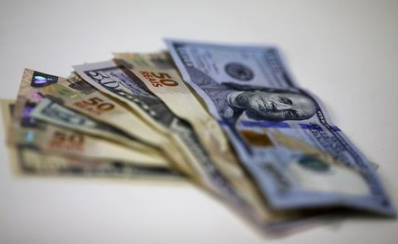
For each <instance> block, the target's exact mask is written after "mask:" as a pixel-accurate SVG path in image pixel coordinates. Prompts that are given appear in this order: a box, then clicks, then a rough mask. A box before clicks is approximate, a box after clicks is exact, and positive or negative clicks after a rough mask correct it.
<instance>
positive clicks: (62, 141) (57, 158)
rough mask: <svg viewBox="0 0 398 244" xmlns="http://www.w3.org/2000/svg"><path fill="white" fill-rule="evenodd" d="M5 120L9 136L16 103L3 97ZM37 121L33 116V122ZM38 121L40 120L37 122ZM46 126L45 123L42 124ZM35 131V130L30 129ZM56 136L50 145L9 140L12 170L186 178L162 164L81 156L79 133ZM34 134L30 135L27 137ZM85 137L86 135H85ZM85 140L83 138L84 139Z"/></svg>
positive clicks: (24, 174)
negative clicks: (69, 151)
mask: <svg viewBox="0 0 398 244" xmlns="http://www.w3.org/2000/svg"><path fill="white" fill-rule="evenodd" d="M0 102H1V110H2V120H3V125H4V130H5V131H6V133H5V134H6V136H7V137H12V136H15V135H11V134H12V131H11V130H10V128H11V123H12V121H11V117H12V116H13V112H14V108H15V102H14V101H11V100H0ZM33 123H34V121H33V119H31V123H30V124H31V125H33ZM37 124H39V123H37ZM41 125H42V126H43V123H41ZM31 133H32V131H31ZM55 135H57V136H55V137H54V138H53V139H51V140H50V142H49V143H48V146H49V147H43V145H37V144H34V143H24V142H23V141H19V142H15V143H8V145H7V148H8V154H9V157H10V159H11V163H12V166H13V170H14V172H15V173H17V174H18V175H23V176H27V175H32V176H38V175H40V176H67V177H80V178H81V177H84V178H93V177H95V178H111V179H145V180H173V181H175V180H183V179H184V178H183V177H182V175H180V174H178V173H177V172H173V171H171V170H169V169H168V168H166V167H162V166H160V167H159V166H154V165H153V166H150V167H149V166H148V165H144V166H143V165H137V164H133V163H130V162H129V163H125V162H123V161H121V160H117V159H112V158H110V157H108V158H107V157H91V156H87V155H82V153H81V152H82V147H85V146H86V145H83V144H84V143H83V142H82V141H81V139H82V138H81V137H80V139H79V143H76V141H75V139H71V138H76V137H78V135H76V134H74V133H73V132H65V131H63V132H62V131H57V133H56V134H55ZM28 137H31V136H28ZM84 139H85V138H84ZM84 139H83V140H84ZM50 145H52V146H51V147H52V148H51V149H52V150H55V149H62V148H63V149H65V148H69V150H71V149H72V150H73V149H76V150H77V149H78V148H80V149H79V150H77V151H79V152H80V153H78V154H73V153H67V154H65V153H54V152H49V151H48V149H49V148H50Z"/></svg>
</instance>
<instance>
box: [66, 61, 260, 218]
mask: <svg viewBox="0 0 398 244" xmlns="http://www.w3.org/2000/svg"><path fill="white" fill-rule="evenodd" d="M74 68H75V70H76V72H77V73H78V74H79V75H80V76H81V77H82V78H83V79H84V80H85V81H87V82H88V83H90V84H91V85H93V86H95V87H96V88H97V89H99V90H100V91H102V92H104V93H107V94H108V95H111V96H113V97H115V98H117V99H119V100H121V101H123V102H125V103H126V104H127V105H129V106H131V108H132V109H134V110H135V111H137V113H139V114H140V115H141V116H142V118H144V119H145V120H146V121H147V122H148V123H149V124H152V125H153V126H154V128H157V129H159V131H161V132H162V133H167V134H168V135H169V136H170V137H171V138H173V139H174V141H175V143H176V144H177V145H178V146H179V147H180V148H181V150H182V152H183V153H184V156H185V157H186V160H187V162H189V165H191V166H192V167H193V168H194V170H195V173H197V175H198V176H196V177H195V178H194V181H195V182H196V183H198V184H200V185H201V186H203V187H205V188H206V189H209V190H211V192H213V193H215V194H216V195H217V196H219V197H222V198H223V199H224V200H225V199H228V200H226V201H225V202H227V203H230V204H231V206H232V205H233V207H235V208H236V209H239V210H241V211H242V213H244V214H245V216H249V218H250V219H252V218H256V219H257V216H258V215H257V214H258V213H253V206H250V204H249V203H248V201H247V199H245V198H244V196H242V195H240V194H239V192H238V191H237V190H236V188H235V187H234V186H233V185H231V183H230V181H229V180H228V179H227V178H226V176H225V175H224V174H223V173H222V172H221V171H220V169H219V167H218V166H217V164H215V163H214V162H213V160H212V159H211V157H210V156H209V154H208V152H207V151H206V149H205V148H204V147H203V145H202V143H201V142H200V139H199V138H198V137H197V135H196V133H195V132H194V131H193V128H192V126H191V125H190V124H189V123H187V122H186V121H184V120H182V119H180V118H178V117H177V116H175V115H174V114H173V113H172V111H171V110H170V109H169V108H168V107H167V106H166V105H165V104H164V103H163V102H162V101H161V100H159V99H158V98H157V97H156V96H154V95H153V94H152V93H151V92H150V91H149V90H148V89H146V87H145V85H144V84H140V80H139V79H138V78H137V77H136V76H134V74H133V73H131V72H130V71H128V70H127V69H126V68H124V67H121V66H120V65H118V64H117V63H115V62H114V61H108V62H102V63H94V64H84V65H79V66H74Z"/></svg>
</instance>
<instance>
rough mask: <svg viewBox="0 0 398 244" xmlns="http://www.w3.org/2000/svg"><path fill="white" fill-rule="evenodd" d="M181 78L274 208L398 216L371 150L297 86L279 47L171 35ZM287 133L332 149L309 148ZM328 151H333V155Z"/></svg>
mask: <svg viewBox="0 0 398 244" xmlns="http://www.w3.org/2000/svg"><path fill="white" fill-rule="evenodd" d="M166 43H167V45H168V48H169V51H170V53H171V55H172V57H173V59H174V61H175V63H176V65H177V67H178V68H179V71H180V72H181V74H182V76H183V79H184V81H186V82H187V83H188V84H190V85H191V87H192V88H193V89H194V90H195V92H196V93H197V94H198V95H199V96H200V97H201V98H202V99H203V100H204V102H205V103H206V105H207V108H208V110H209V111H210V113H211V114H212V115H213V116H214V117H215V118H216V119H217V120H218V121H219V123H220V124H221V125H222V127H223V128H224V130H225V131H226V133H227V135H228V137H229V138H230V140H231V142H232V144H233V146H234V148H235V150H236V151H237V153H238V155H239V157H240V159H241V161H242V163H243V164H244V166H245V167H246V169H247V170H248V171H249V172H250V174H251V175H252V176H253V178H254V179H255V181H256V182H257V184H258V186H259V188H260V190H261V192H262V194H263V195H264V196H265V197H266V199H267V201H268V202H269V203H270V205H271V206H272V207H273V208H274V209H297V208H314V207H326V206H346V207H353V208H358V209H362V210H368V211H372V212H375V213H379V214H383V215H388V216H394V215H395V210H394V207H393V206H392V204H391V202H390V200H389V198H388V196H387V194H386V192H385V191H384V189H383V186H382V184H381V182H380V180H379V179H378V177H377V175H376V173H375V171H374V169H373V168H372V166H371V165H370V164H369V161H368V160H367V159H366V157H365V156H364V155H363V154H362V153H361V152H360V151H359V150H358V149H357V148H356V147H355V146H354V145H353V144H352V143H351V142H350V141H349V140H348V139H347V138H346V136H345V135H344V134H343V133H342V132H341V130H340V129H339V128H338V127H337V126H335V125H333V124H332V123H331V120H330V118H329V116H328V114H327V112H326V110H325V108H324V107H323V106H322V104H321V102H320V101H319V99H318V98H316V97H315V96H314V95H312V94H311V93H310V92H308V91H307V90H304V89H302V88H300V87H299V86H298V85H297V83H296V82H295V81H294V80H293V78H292V76H291V75H290V73H289V72H288V69H287V67H286V64H285V63H284V61H283V58H282V56H281V54H280V52H279V51H278V49H276V48H274V47H260V46H258V47H256V46H229V45H218V44H207V43H197V42H189V41H181V40H171V39H169V40H166ZM282 135H287V136H290V137H292V138H295V139H297V141H302V142H304V143H305V144H309V145H311V146H313V147H316V148H319V149H320V150H322V151H324V152H326V153H328V154H329V155H331V157H332V159H333V160H325V159H324V158H321V157H319V155H317V154H313V153H306V152H305V150H303V148H302V145H303V143H301V144H295V143H290V142H286V140H284V137H283V136H282ZM329 159H330V158H329Z"/></svg>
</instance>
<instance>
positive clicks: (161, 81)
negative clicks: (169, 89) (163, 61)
mask: <svg viewBox="0 0 398 244" xmlns="http://www.w3.org/2000/svg"><path fill="white" fill-rule="evenodd" d="M140 73H141V74H142V76H143V77H145V79H147V80H148V81H149V82H150V83H151V84H152V85H153V86H154V87H161V86H178V82H177V81H175V80H173V79H172V78H171V76H170V75H169V74H167V73H155V72H148V71H141V72H140Z"/></svg>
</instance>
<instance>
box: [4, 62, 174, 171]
mask: <svg viewBox="0 0 398 244" xmlns="http://www.w3.org/2000/svg"><path fill="white" fill-rule="evenodd" d="M38 77H41V78H43V79H46V80H45V81H47V79H48V80H49V81H52V82H53V83H51V82H48V84H45V83H44V82H42V83H39V84H40V85H37V84H36V82H37V80H40V79H41V78H38ZM57 81H58V77H56V76H50V75H48V74H44V73H40V72H37V71H32V70H28V69H26V70H25V71H24V74H23V78H22V81H21V86H20V90H19V93H18V100H17V103H16V105H15V110H14V114H13V123H12V126H11V130H12V133H11V136H10V138H9V140H10V141H11V142H12V143H13V144H17V143H18V144H24V145H30V146H34V147H39V148H41V149H43V150H46V151H47V152H52V153H63V154H74V155H83V156H84V155H86V156H90V157H100V158H108V159H113V160H118V161H121V162H130V163H136V164H139V165H145V164H148V165H152V166H162V167H168V161H167V160H166V159H165V158H164V157H162V155H160V154H147V153H146V151H140V150H133V149H132V148H127V147H125V146H122V145H118V144H115V143H112V142H110V141H107V140H103V139H101V138H99V137H98V138H94V137H92V136H89V135H87V134H84V133H76V132H73V131H70V130H66V129H62V128H59V127H56V126H53V125H51V124H48V123H43V122H41V121H37V120H36V119H34V118H33V117H32V116H31V114H32V111H34V109H35V107H36V106H37V104H38V103H39V102H40V101H42V100H43V99H44V98H43V96H44V95H45V94H46V93H49V92H50V91H51V90H53V89H58V88H57V86H55V84H56V82H57ZM78 118H80V117H78ZM70 119H71V120H72V121H75V120H76V118H75V117H70ZM85 122H86V125H87V127H89V128H94V129H97V130H100V131H105V132H108V131H111V128H109V127H108V126H104V125H101V124H99V123H96V122H95V121H93V120H90V121H89V122H87V121H85ZM90 126H91V127H90ZM80 127H83V125H82V126H80ZM80 127H79V128H80ZM94 129H93V130H94ZM101 129H102V130H101Z"/></svg>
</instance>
